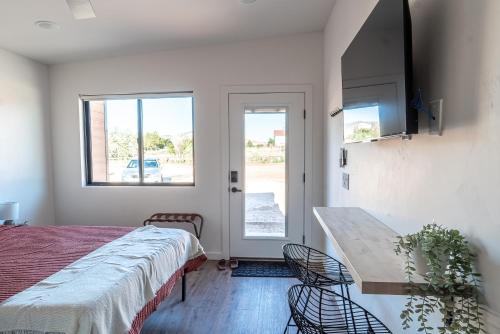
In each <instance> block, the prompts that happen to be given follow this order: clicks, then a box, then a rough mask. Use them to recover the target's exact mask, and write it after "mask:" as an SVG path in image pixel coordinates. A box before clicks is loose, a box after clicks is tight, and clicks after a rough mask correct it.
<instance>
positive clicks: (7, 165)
mask: <svg viewBox="0 0 500 334" xmlns="http://www.w3.org/2000/svg"><path fill="white" fill-rule="evenodd" d="M48 87H49V85H48V69H47V67H46V66H45V65H41V64H39V63H36V62H34V61H31V60H29V59H27V58H24V57H21V56H18V55H16V54H13V53H10V52H7V51H4V50H2V49H0V201H17V202H19V205H20V214H19V215H20V219H28V220H29V221H30V223H31V224H33V225H41V224H53V223H54V205H53V195H52V192H53V190H52V171H51V164H52V162H51V160H52V153H51V145H50V137H49V125H50V121H49V117H50V115H49V89H48Z"/></svg>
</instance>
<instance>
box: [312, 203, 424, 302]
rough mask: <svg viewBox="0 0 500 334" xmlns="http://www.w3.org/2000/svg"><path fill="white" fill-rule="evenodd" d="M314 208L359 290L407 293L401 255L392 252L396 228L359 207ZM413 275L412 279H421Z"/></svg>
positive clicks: (363, 291) (379, 292)
mask: <svg viewBox="0 0 500 334" xmlns="http://www.w3.org/2000/svg"><path fill="white" fill-rule="evenodd" d="M313 211H314V215H315V216H316V218H317V219H318V222H319V223H320V225H321V226H322V227H323V229H324V230H325V232H326V235H327V236H328V238H329V239H330V240H331V241H332V243H333V246H334V248H335V250H336V252H337V254H338V256H339V260H340V261H341V262H342V263H344V265H345V266H346V267H347V269H348V270H349V272H350V273H351V275H352V277H353V279H354V281H355V282H356V284H357V285H358V286H359V288H360V289H361V293H366V294H386V295H404V294H407V287H408V281H407V278H406V275H405V273H404V271H403V267H404V266H403V258H402V257H400V256H398V255H396V253H394V246H395V245H394V242H395V241H396V240H397V238H396V237H397V236H398V234H397V233H396V232H394V231H393V230H392V229H391V228H389V227H388V226H387V225H385V224H383V223H382V222H380V221H379V220H377V219H376V218H375V217H373V216H371V215H370V214H369V213H367V212H366V211H364V210H362V209H360V208H321V207H316V208H314V209H313ZM415 276H416V277H414V280H415V283H424V279H423V278H422V277H421V276H418V275H415Z"/></svg>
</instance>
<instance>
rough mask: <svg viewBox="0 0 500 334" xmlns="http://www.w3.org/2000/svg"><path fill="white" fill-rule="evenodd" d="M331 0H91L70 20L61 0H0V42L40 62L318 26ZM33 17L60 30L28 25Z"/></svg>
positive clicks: (280, 33)
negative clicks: (91, 15) (88, 14)
mask: <svg viewBox="0 0 500 334" xmlns="http://www.w3.org/2000/svg"><path fill="white" fill-rule="evenodd" d="M334 3H335V0H257V1H256V2H255V3H253V4H248V5H245V4H242V3H241V1H240V0H92V5H93V7H94V10H95V13H96V15H97V18H95V19H88V20H75V19H74V18H73V15H72V14H71V12H70V10H69V8H68V6H67V4H66V2H65V0H0V22H1V23H0V28H1V29H0V48H4V49H7V50H10V51H13V52H16V53H18V54H21V55H24V56H27V57H29V58H32V59H35V60H37V61H40V62H42V63H46V64H56V63H64V62H71V61H79V60H86V59H94V58H101V57H107V56H115V55H122V54H136V53H143V52H151V51H159V50H171V49H178V48H185V47H193V46H200V45H208V44H217V43H227V42H235V41H244V40H253V39H259V38H268V37H276V36H284V35H291V34H298V33H306V32H314V31H321V30H323V28H324V26H325V25H326V22H327V20H328V17H329V15H330V12H331V10H332V8H333V5H334ZM37 20H50V21H54V22H56V23H57V24H58V25H59V26H60V29H58V30H43V29H40V28H38V27H35V25H34V22H35V21H37Z"/></svg>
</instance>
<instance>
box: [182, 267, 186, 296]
mask: <svg viewBox="0 0 500 334" xmlns="http://www.w3.org/2000/svg"><path fill="white" fill-rule="evenodd" d="M185 300H186V273H184V274H183V275H182V301H185Z"/></svg>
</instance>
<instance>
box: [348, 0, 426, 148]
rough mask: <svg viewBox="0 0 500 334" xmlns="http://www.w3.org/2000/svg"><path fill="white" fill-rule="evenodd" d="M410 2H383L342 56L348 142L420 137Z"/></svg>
mask: <svg viewBox="0 0 500 334" xmlns="http://www.w3.org/2000/svg"><path fill="white" fill-rule="evenodd" d="M412 91H413V89H412V49H411V18H410V10H409V6H408V0H380V1H379V2H378V3H377V5H376V6H375V8H374V9H373V11H372V12H371V14H370V16H369V17H368V19H367V20H366V21H365V23H364V24H363V26H362V27H361V29H360V30H359V32H358V33H357V35H356V37H355V38H354V39H353V41H352V42H351V44H350V45H349V47H348V48H347V50H346V51H345V53H344V54H343V55H342V98H343V116H344V142H345V143H356V142H367V141H376V140H380V139H385V138H392V137H401V136H403V137H406V136H409V135H411V134H414V133H417V132H418V115H417V111H416V110H414V109H413V108H411V107H410V100H411V95H412Z"/></svg>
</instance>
